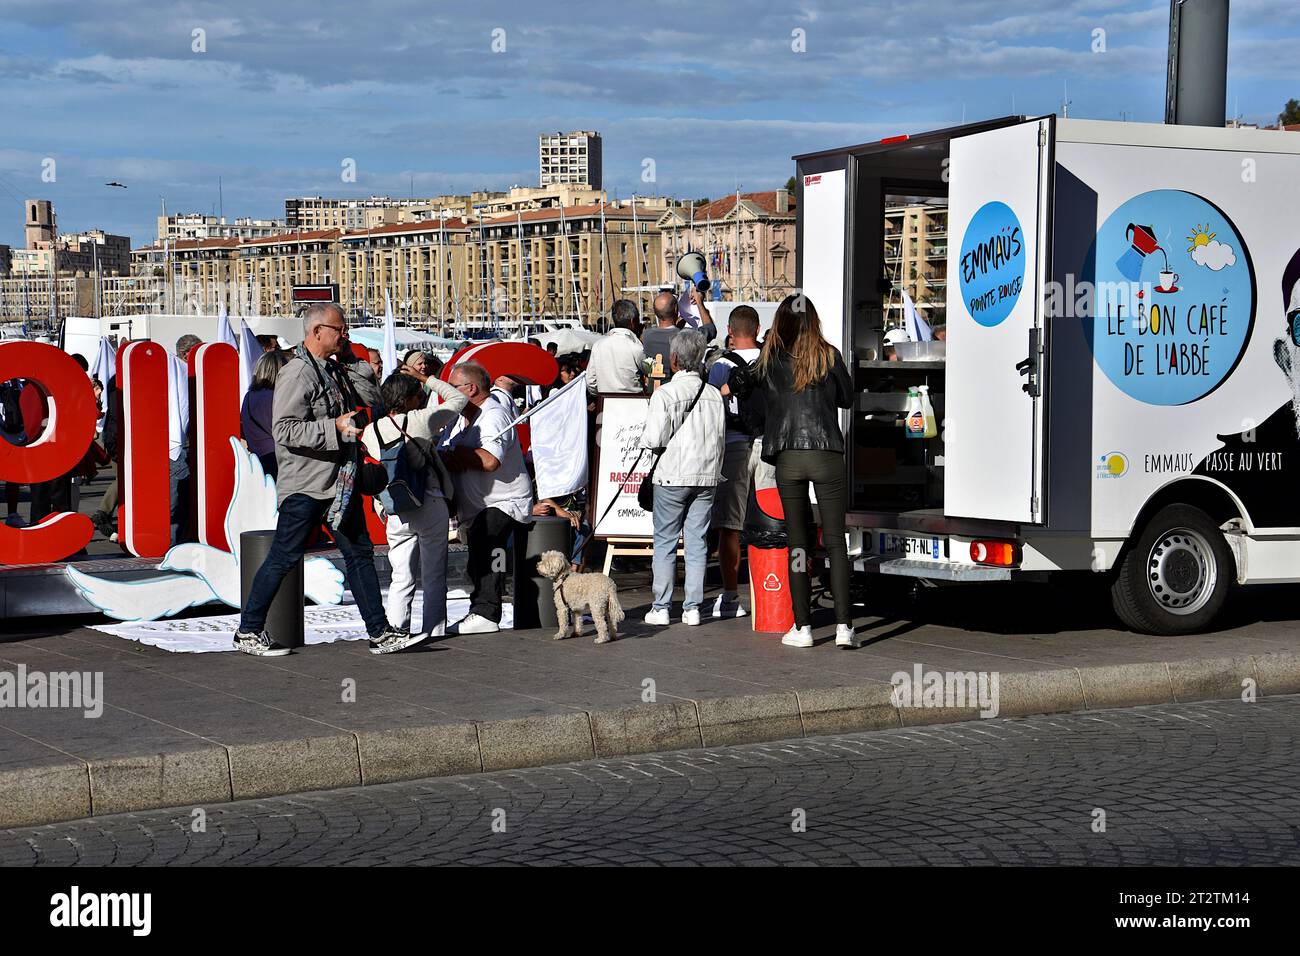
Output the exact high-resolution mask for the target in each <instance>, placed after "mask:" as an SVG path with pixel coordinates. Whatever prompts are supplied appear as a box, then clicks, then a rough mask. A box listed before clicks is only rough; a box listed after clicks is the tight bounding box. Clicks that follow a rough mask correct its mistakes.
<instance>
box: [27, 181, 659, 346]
mask: <svg viewBox="0 0 1300 956" xmlns="http://www.w3.org/2000/svg"><path fill="white" fill-rule="evenodd" d="M661 214H662V209H658V208H651V209H645V208H642V206H641V203H640V202H639V201H638V203H637V204H636V205H635V206H633V205H630V204H618V203H613V204H611V203H592V204H587V205H580V206H569V207H546V208H541V209H529V210H523V209H517V210H515V211H514V212H513V213H509V214H506V215H501V216H475V217H474V218H473V219H472V220H469V221H467V220H464V219H460V218H454V217H453V218H444V219H440V220H439V219H433V220H426V221H422V222H412V223H395V224H391V225H387V226H379V227H375V228H371V229H365V230H357V231H352V232H343V231H341V230H332V229H331V230H314V231H306V232H293V233H285V234H280V235H275V236H267V237H262V238H258V239H249V240H239V239H233V238H232V239H202V240H179V241H177V242H175V243H167V244H166V245H163V244H158V245H153V246H149V247H146V248H143V249H137V250H135V252H134V253H133V254H132V258H133V274H132V276H131V277H130V280H129V282H128V283H125V284H118V285H115V286H114V288H113V290H112V296H111V298H112V304H111V305H108V306H106V308H109V309H111V310H112V309H116V308H117V307H118V303H119V302H121V303H126V302H128V301H130V302H132V303H137V304H142V303H144V302H145V301H148V302H152V303H154V308H153V309H150V308H149V307H148V306H142V307H141V308H139V309H137V311H165V312H187V311H199V312H205V313H209V314H211V313H215V312H216V311H218V309H219V308H220V306H221V305H222V304H225V306H226V308H227V309H228V310H229V311H230V313H231V314H232V315H240V314H257V315H291V314H293V312H294V311H295V307H294V304H293V301H292V291H293V287H294V286H297V285H314V284H337V285H338V288H339V304H340V305H341V306H342V307H343V309H344V312H345V314H346V316H347V317H348V320H349V321H351V322H354V323H357V324H367V323H372V322H377V321H378V320H379V318H380V317H382V315H383V313H384V308H385V293H387V294H388V295H389V296H390V297H391V298H392V302H393V309H394V312H395V313H396V314H397V316H398V318H399V320H400V321H402V322H404V323H405V324H408V325H411V326H414V327H419V328H428V329H431V330H434V329H438V330H442V331H451V330H452V326H453V324H454V325H455V326H456V328H457V330H460V329H464V328H466V327H468V328H478V329H492V330H494V331H497V332H499V333H501V334H509V333H513V332H514V331H516V330H517V329H518V328H519V327H520V326H521V325H524V324H529V325H531V324H536V323H538V322H542V321H556V320H559V321H565V322H567V321H578V322H582V323H584V324H586V325H590V326H599V325H600V323H601V321H602V320H603V319H604V318H606V317H607V316H608V313H609V308H610V306H611V305H612V304H613V302H614V300H615V299H618V298H621V297H624V296H627V297H629V298H633V299H635V300H638V301H639V303H640V306H641V308H642V310H643V311H646V310H648V308H649V305H650V299H651V297H652V292H650V291H647V290H648V289H653V288H654V287H655V286H658V285H659V284H661V283H662V281H663V276H664V272H663V259H664V257H663V252H662V250H661V247H660V235H659V231H658V229H657V227H656V225H655V220H656V218H657V217H658V216H659V215H661ZM10 281H12V280H10ZM105 294H106V296H107V295H108V293H105Z"/></svg>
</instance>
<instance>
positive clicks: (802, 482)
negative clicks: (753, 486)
mask: <svg viewBox="0 0 1300 956" xmlns="http://www.w3.org/2000/svg"><path fill="white" fill-rule="evenodd" d="M757 373H758V377H759V379H760V381H761V382H762V387H763V398H764V404H765V406H766V409H767V420H766V423H765V425H764V430H763V460H764V461H766V462H768V463H770V464H774V465H775V466H776V485H777V492H778V493H779V494H780V496H781V507H782V508H783V509H784V510H785V529H786V537H787V539H788V540H789V545H790V599H791V603H792V604H793V605H794V627H793V628H791V629H790V631H789V632H787V633H786V635H785V636H784V637H782V638H781V643H782V644H787V645H789V646H791V647H812V644H813V639H812V620H811V616H812V609H811V601H812V598H811V587H810V584H809V580H808V559H809V554H810V552H811V550H812V542H811V541H810V540H809V533H808V532H809V527H810V525H811V524H812V514H811V504H810V502H809V499H808V483H809V482H812V486H813V487H814V488H815V489H816V491H817V505H818V507H819V509H820V510H821V526H822V541H823V543H824V544H825V546H826V552H827V554H828V555H829V557H830V564H831V589H832V591H833V592H834V594H835V623H836V628H835V643H836V644H837V645H839V646H841V647H857V646H858V640H857V638H856V636H855V634H854V631H853V621H852V605H851V604H850V603H849V554H848V548H847V546H846V545H845V543H844V511H845V506H846V504H847V488H846V484H847V483H846V468H845V463H844V435H843V433H842V432H841V431H840V421H839V417H840V416H839V410H840V409H841V408H848V407H849V406H850V405H851V404H852V402H853V379H852V377H851V376H850V375H849V370H848V369H847V368H846V367H845V365H844V360H843V359H842V358H841V357H840V352H839V349H837V348H835V346H833V345H831V344H830V343H829V342H827V341H826V339H825V338H823V337H822V324H821V320H820V319H819V318H818V317H817V310H816V309H815V308H814V307H813V304H812V302H811V301H810V300H809V299H808V297H807V296H805V295H803V294H795V295H788V296H786V297H785V299H783V300H782V301H781V304H780V305H779V306H777V310H776V316H775V317H774V318H773V320H772V328H771V329H770V330H769V331H768V333H767V338H766V339H765V340H764V342H763V351H762V353H761V354H760V355H759V357H758V367H757Z"/></svg>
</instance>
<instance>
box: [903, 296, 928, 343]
mask: <svg viewBox="0 0 1300 956" xmlns="http://www.w3.org/2000/svg"><path fill="white" fill-rule="evenodd" d="M902 292H903V331H904V332H906V333H907V340H908V341H909V342H929V341H930V340H931V339H932V338H934V333H933V332H931V331H930V324H929V323H928V322H926V321H925V319H923V318H921V317H920V316H919V315H918V314H917V312H916V305H915V304H914V303H913V302H912V297H911V296H910V295H908V294H907V290H906V289H903V290H902Z"/></svg>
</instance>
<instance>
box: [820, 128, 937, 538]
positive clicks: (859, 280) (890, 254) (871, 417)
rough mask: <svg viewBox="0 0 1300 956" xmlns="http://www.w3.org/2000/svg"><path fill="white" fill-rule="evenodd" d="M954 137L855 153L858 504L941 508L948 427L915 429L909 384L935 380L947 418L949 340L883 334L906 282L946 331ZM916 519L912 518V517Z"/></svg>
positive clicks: (896, 321)
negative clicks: (891, 340)
mask: <svg viewBox="0 0 1300 956" xmlns="http://www.w3.org/2000/svg"><path fill="white" fill-rule="evenodd" d="M947 156H948V140H947V139H946V138H943V139H937V140H931V141H928V142H920V143H910V142H909V143H901V144H897V145H892V146H890V145H885V144H882V147H881V149H880V150H879V151H876V152H868V153H863V154H859V155H858V156H856V157H855V160H856V162H855V175H854V177H853V190H854V197H855V202H854V204H853V206H852V208H853V209H854V210H855V215H854V216H853V220H852V222H851V225H850V228H851V232H852V237H853V240H852V260H851V270H852V271H851V279H850V281H851V286H850V289H851V296H852V300H851V301H852V315H851V318H850V321H849V322H848V323H847V324H848V328H849V329H850V332H849V335H850V339H849V342H848V345H849V349H850V352H851V354H849V355H846V356H845V359H846V360H847V361H849V362H850V363H851V366H852V369H853V373H854V380H855V384H856V386H857V391H858V396H857V404H856V407H855V408H854V409H853V410H852V415H851V417H850V422H849V434H850V439H851V447H852V459H851V462H850V475H851V482H852V484H851V489H850V511H851V512H854V513H856V514H862V513H876V514H880V513H887V514H892V515H896V516H902V515H906V516H907V517H908V518H913V519H925V518H927V517H929V518H931V519H934V520H941V519H942V517H943V475H944V453H943V448H944V445H943V429H942V427H940V428H939V430H938V434H937V435H935V436H934V437H930V438H925V437H909V436H908V432H907V429H906V428H905V419H906V416H907V411H908V407H909V393H910V391H911V390H912V389H914V388H920V387H924V388H926V389H928V394H929V399H930V402H931V404H932V405H933V408H934V413H935V418H936V419H937V421H938V422H939V423H940V425H941V424H942V422H943V417H944V364H945V352H944V350H945V348H946V344H945V342H944V341H942V340H941V339H939V338H936V339H935V340H934V341H932V342H929V343H900V344H897V345H895V344H889V345H887V344H886V342H885V337H884V332H885V329H887V328H891V327H897V326H898V325H900V324H901V322H902V320H903V318H904V310H905V299H904V295H905V293H904V291H903V288H904V281H905V280H906V281H907V283H908V285H909V286H911V287H913V288H915V289H916V290H917V294H916V297H915V299H914V300H913V302H914V306H915V308H916V310H917V314H918V315H919V316H920V317H921V318H922V319H923V320H925V321H926V322H927V323H928V324H929V325H930V326H931V328H932V329H934V330H936V331H938V332H939V334H940V335H942V334H943V327H944V323H945V315H944V314H945V311H946V309H945V300H946V295H947V278H948V277H947V270H948V231H947V229H948V214H947V203H948V189H947V184H946V182H945V179H946V177H945V175H944V174H945V170H946V163H945V160H946V159H947ZM907 523H910V522H907Z"/></svg>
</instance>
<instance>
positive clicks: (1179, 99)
mask: <svg viewBox="0 0 1300 956" xmlns="http://www.w3.org/2000/svg"><path fill="white" fill-rule="evenodd" d="M1227 103H1228V0H1170V2H1169V76H1168V79H1167V81H1166V85H1165V122H1166V123H1169V124H1178V125H1181V126H1217V127H1222V126H1223V123H1224V118H1225V114H1226V112H1227V108H1228V107H1227Z"/></svg>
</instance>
